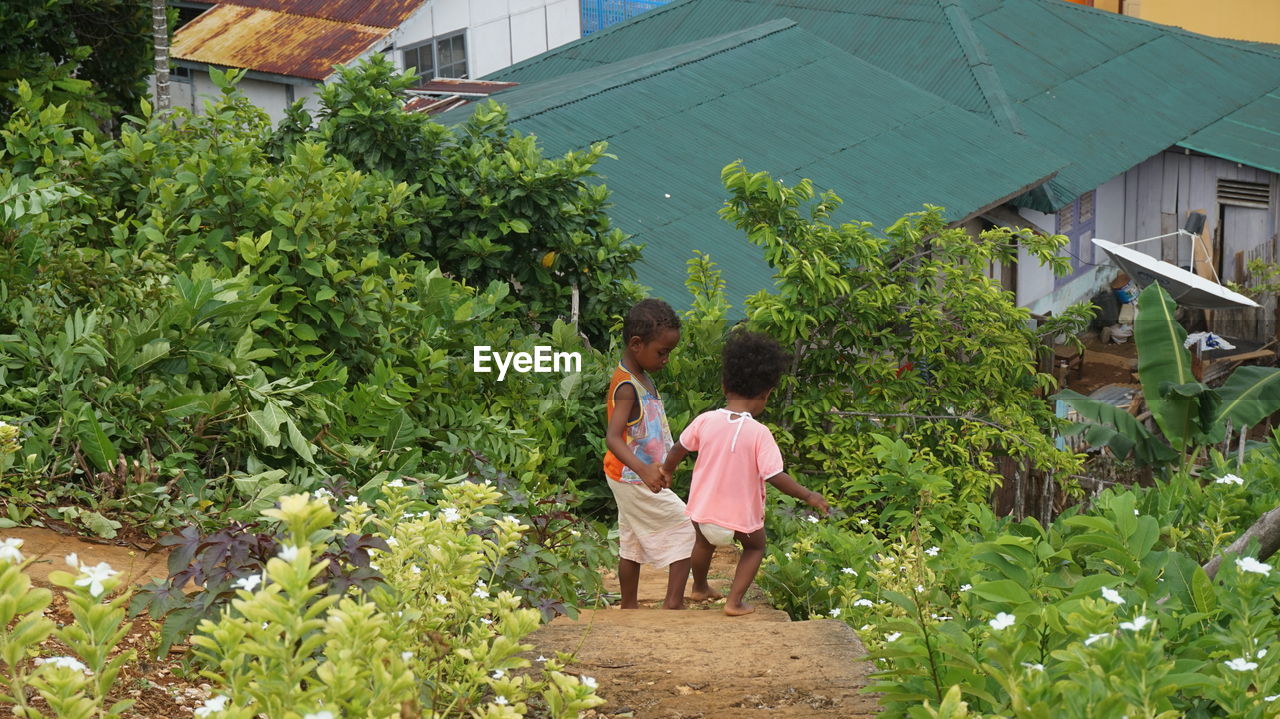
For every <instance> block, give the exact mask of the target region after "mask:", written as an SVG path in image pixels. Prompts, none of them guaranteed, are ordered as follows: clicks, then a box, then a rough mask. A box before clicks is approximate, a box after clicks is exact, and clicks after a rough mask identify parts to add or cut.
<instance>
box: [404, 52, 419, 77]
mask: <svg viewBox="0 0 1280 719" xmlns="http://www.w3.org/2000/svg"><path fill="white" fill-rule="evenodd" d="M417 68H418V51H417V50H405V51H404V70H405V72H414V71H415V70H417Z"/></svg>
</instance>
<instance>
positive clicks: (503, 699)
mask: <svg viewBox="0 0 1280 719" xmlns="http://www.w3.org/2000/svg"><path fill="white" fill-rule="evenodd" d="M493 703H494V704H497V705H498V706H500V707H505V706H506V705H507V698H506V697H504V696H499V697H498V698H497V699H494V700H493Z"/></svg>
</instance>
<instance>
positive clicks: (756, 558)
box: [724, 527, 764, 617]
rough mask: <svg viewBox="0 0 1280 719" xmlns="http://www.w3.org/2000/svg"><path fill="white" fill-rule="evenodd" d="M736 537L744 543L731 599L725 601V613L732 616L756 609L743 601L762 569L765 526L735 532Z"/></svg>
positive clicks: (730, 593) (735, 572)
mask: <svg viewBox="0 0 1280 719" xmlns="http://www.w3.org/2000/svg"><path fill="white" fill-rule="evenodd" d="M733 536H734V537H736V538H737V540H738V541H739V542H741V543H742V557H741V558H740V559H738V568H737V570H736V571H734V573H733V587H731V588H730V589H729V601H727V602H725V605H724V613H725V614H728V615H729V616H731V617H739V616H742V615H743V614H750V613H752V612H754V611H755V610H756V608H755V607H753V606H751V605H749V604H743V603H742V597H743V596H744V595H746V593H747V589H748V588H749V587H750V586H751V582H752V581H754V580H755V578H756V572H758V571H760V562H762V561H764V527H761V528H760V529H757V530H756V531H754V532H752V533H751V534H743V533H742V532H735V533H734V535H733Z"/></svg>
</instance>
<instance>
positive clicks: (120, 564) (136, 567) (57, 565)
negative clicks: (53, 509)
mask: <svg viewBox="0 0 1280 719" xmlns="http://www.w3.org/2000/svg"><path fill="white" fill-rule="evenodd" d="M0 537H17V538H19V539H21V540H22V554H23V555H24V556H26V557H27V558H28V559H32V558H34V559H35V560H36V561H35V562H33V563H32V564H31V566H30V567H28V568H27V576H29V577H31V581H33V582H36V583H38V584H41V585H44V586H50V585H49V572H52V571H55V570H57V571H63V572H69V571H71V568H70V567H68V566H67V563H66V557H67V555H68V554H71V553H72V552H74V553H75V555H76V556H77V557H78V558H79V559H80V563H81V564H93V565H96V564H98V563H99V562H106V563H107V564H109V565H111V568H112V569H114V570H116V571H118V572H123V573H124V575H125V578H126V579H127V580H128V581H129V583H130V584H145V583H146V582H147V581H148V580H150V579H164V578H166V577H167V576H168V572H167V571H166V569H167V566H166V564H167V562H168V557H169V553H168V552H167V551H159V552H152V553H150V554H148V553H146V552H143V551H142V550H139V549H131V548H129V547H122V546H119V545H116V544H99V543H97V542H94V541H92V540H87V539H83V538H81V537H72V536H67V535H63V534H59V533H57V532H54V531H51V530H48V529H40V528H38V527H18V528H15V529H0Z"/></svg>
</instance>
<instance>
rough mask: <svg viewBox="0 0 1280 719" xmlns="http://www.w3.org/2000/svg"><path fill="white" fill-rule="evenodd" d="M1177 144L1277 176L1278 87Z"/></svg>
mask: <svg viewBox="0 0 1280 719" xmlns="http://www.w3.org/2000/svg"><path fill="white" fill-rule="evenodd" d="M1178 144H1179V145H1182V146H1183V147H1189V148H1191V149H1192V150H1197V151H1199V152H1204V153H1207V154H1210V155H1216V156H1218V157H1222V158H1225V159H1228V160H1234V161H1235V162H1243V163H1245V164H1247V165H1253V166H1254V167H1260V168H1262V169H1264V170H1270V171H1271V172H1276V173H1280V87H1277V88H1275V89H1274V90H1272V91H1271V92H1268V93H1267V94H1265V95H1263V96H1262V97H1260V98H1258V99H1257V100H1255V101H1253V102H1251V103H1249V104H1248V105H1245V106H1244V107H1242V108H1240V109H1239V110H1236V111H1235V112H1233V113H1231V114H1230V115H1227V116H1226V117H1224V118H1222V119H1221V120H1219V121H1217V122H1215V123H1213V124H1212V125H1210V126H1208V127H1206V128H1205V129H1203V130H1201V131H1200V132H1197V133H1196V134H1194V135H1192V136H1191V137H1188V138H1187V139H1185V140H1183V141H1182V142H1180V143H1178Z"/></svg>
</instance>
